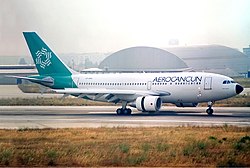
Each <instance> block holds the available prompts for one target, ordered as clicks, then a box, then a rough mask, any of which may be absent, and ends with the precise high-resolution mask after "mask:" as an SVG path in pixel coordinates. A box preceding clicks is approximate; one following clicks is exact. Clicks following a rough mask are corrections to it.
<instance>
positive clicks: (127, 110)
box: [123, 108, 132, 115]
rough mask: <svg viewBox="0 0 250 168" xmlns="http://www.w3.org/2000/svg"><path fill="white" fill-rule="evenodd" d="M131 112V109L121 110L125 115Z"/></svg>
mask: <svg viewBox="0 0 250 168" xmlns="http://www.w3.org/2000/svg"><path fill="white" fill-rule="evenodd" d="M131 112H132V110H131V109H127V108H126V109H124V110H123V113H124V114H125V115H131Z"/></svg>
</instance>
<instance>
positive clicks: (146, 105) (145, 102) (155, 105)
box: [136, 96, 162, 111]
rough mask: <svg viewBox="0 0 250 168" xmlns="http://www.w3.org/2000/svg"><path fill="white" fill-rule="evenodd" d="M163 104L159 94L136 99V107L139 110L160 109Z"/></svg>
mask: <svg viewBox="0 0 250 168" xmlns="http://www.w3.org/2000/svg"><path fill="white" fill-rule="evenodd" d="M161 104H162V101H161V98H160V97H159V96H145V97H138V98H137V99H136V108H137V110H139V111H158V110H159V109H160V108H161Z"/></svg>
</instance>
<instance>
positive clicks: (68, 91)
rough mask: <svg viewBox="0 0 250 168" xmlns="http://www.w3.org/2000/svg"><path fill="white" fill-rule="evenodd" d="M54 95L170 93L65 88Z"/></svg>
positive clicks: (143, 94)
mask: <svg viewBox="0 0 250 168" xmlns="http://www.w3.org/2000/svg"><path fill="white" fill-rule="evenodd" d="M52 91H54V92H56V93H63V94H72V95H97V94H101V95H105V94H112V95H115V96H136V95H138V96H169V95H170V93H169V92H166V91H143V90H119V89H79V88H65V89H52Z"/></svg>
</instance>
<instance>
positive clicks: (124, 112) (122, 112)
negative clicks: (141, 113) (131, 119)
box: [116, 102, 132, 115]
mask: <svg viewBox="0 0 250 168" xmlns="http://www.w3.org/2000/svg"><path fill="white" fill-rule="evenodd" d="M126 106H127V102H122V108H118V109H117V110H116V113H117V115H131V113H132V110H131V109H130V108H126Z"/></svg>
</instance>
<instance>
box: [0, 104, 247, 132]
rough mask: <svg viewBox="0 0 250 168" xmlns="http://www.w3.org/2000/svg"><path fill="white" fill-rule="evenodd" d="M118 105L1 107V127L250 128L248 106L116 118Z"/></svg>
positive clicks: (167, 109) (166, 109) (168, 110)
mask: <svg viewBox="0 0 250 168" xmlns="http://www.w3.org/2000/svg"><path fill="white" fill-rule="evenodd" d="M116 108H117V106H84V107H81V106H1V107H0V128H1V129H21V128H84V127H140V126H143V127H152V126H188V125H190V126H223V125H236V126H250V108H249V107H214V110H215V113H214V115H213V116H208V115H207V114H206V113H205V109H206V108H205V107H197V108H177V107H168V106H167V107H163V109H162V111H161V112H158V113H155V114H148V113H141V112H137V111H136V110H134V109H133V111H134V112H133V114H132V115H131V116H117V115H116V113H115V112H114V111H115V110H116Z"/></svg>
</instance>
